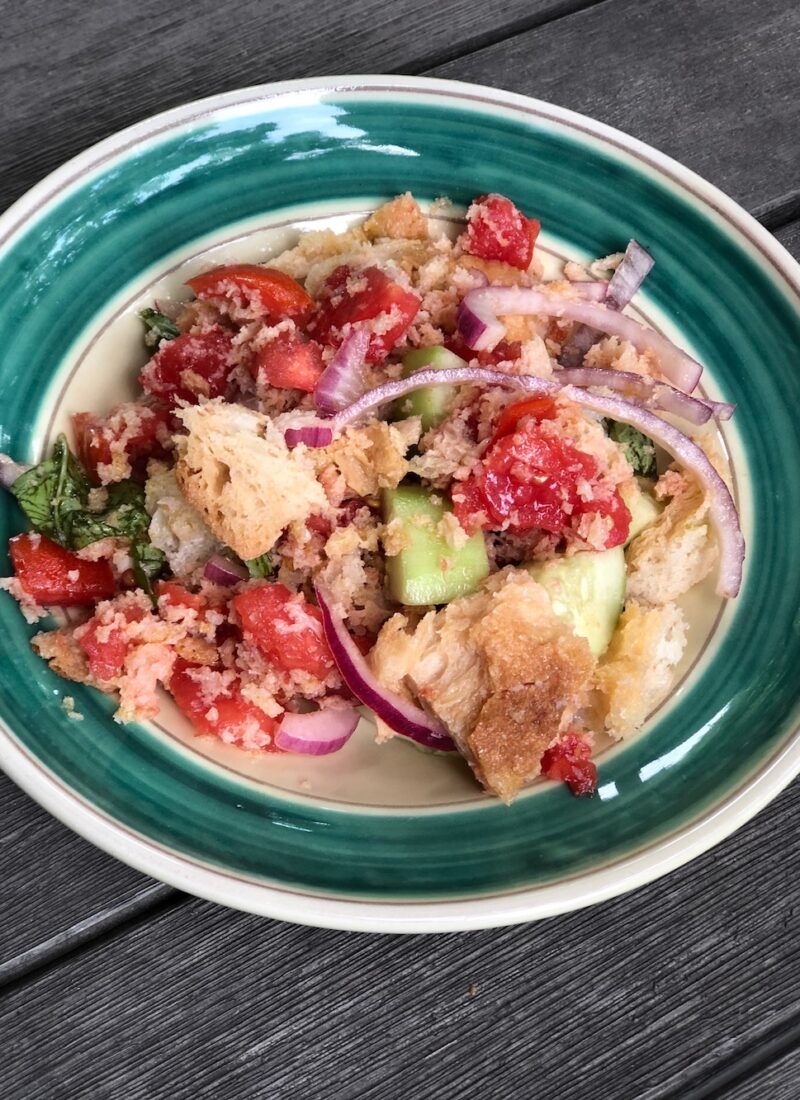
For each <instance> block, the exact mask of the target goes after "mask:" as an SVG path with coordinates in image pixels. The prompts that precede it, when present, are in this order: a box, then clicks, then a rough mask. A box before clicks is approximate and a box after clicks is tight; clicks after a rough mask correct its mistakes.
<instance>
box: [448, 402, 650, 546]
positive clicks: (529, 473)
mask: <svg viewBox="0 0 800 1100" xmlns="http://www.w3.org/2000/svg"><path fill="white" fill-rule="evenodd" d="M520 404H524V402H520ZM511 407H512V408H513V406H511ZM523 419H526V424H525V426H524V427H522V426H520V427H519V428H517V429H515V430H513V431H512V433H511V434H509V435H503V436H501V437H500V438H499V439H498V438H497V437H495V442H494V443H493V444H492V445H491V446H490V448H489V449H488V450H487V452H486V453H485V455H484V456H483V460H482V462H481V466H480V468H479V469H478V471H477V472H475V473H473V474H471V475H470V477H469V478H467V479H466V481H464V482H462V483H460V484H459V485H458V486H457V488H456V489H455V491H454V493H453V510H454V512H455V515H456V518H457V519H458V521H459V523H460V524H461V526H462V527H463V528H464V530H465V531H467V532H468V533H470V534H472V533H474V532H475V531H476V530H479V529H481V528H483V529H486V530H499V529H504V530H508V531H510V532H511V533H512V534H523V533H524V532H526V531H530V530H533V529H534V528H539V529H541V530H543V531H548V532H550V533H551V534H554V535H559V536H564V537H570V536H571V535H572V534H573V533H574V531H575V529H576V526H577V524H579V523H580V520H581V518H582V517H583V516H585V515H587V514H592V513H594V514H598V515H600V516H610V517H611V527H610V530H609V533H608V535H607V536H606V542H605V549H607V550H610V549H611V548H612V547H613V546H618V545H620V544H621V543H623V542H624V541H625V539H626V538H627V537H628V531H629V528H630V518H631V517H630V512H629V511H628V508H627V506H626V504H625V502H624V501H623V500H622V497H621V496H620V495H619V492H618V491H617V490H616V489H614V488H611V489H609V487H607V486H603V485H602V484H599V483H598V482H597V476H598V467H597V462H596V461H595V459H594V458H593V457H592V455H589V454H585V453H584V452H583V451H579V450H577V449H576V448H575V447H573V446H571V445H570V444H569V443H567V442H565V441H564V440H562V439H559V438H558V437H555V436H547V435H544V434H543V433H542V432H541V431H540V430H539V428H538V425H537V424H535V423H532V422H531V419H530V418H525V417H523ZM582 483H588V484H589V485H591V487H592V489H593V494H592V497H591V498H590V499H584V494H582V493H581V492H580V491H579V485H581V484H582ZM509 521H511V522H509Z"/></svg>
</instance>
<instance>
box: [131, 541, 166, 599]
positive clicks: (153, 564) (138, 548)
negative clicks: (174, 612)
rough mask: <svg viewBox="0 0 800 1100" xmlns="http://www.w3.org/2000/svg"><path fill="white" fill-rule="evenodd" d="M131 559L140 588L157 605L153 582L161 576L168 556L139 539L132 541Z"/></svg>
mask: <svg viewBox="0 0 800 1100" xmlns="http://www.w3.org/2000/svg"><path fill="white" fill-rule="evenodd" d="M131 557H132V558H133V575H134V577H135V578H136V583H137V585H138V586H139V588H141V589H143V590H144V591H145V592H146V593H147V595H148V596H149V597H150V599H151V600H152V601H153V603H154V604H155V603H156V602H157V598H156V595H155V592H154V591H153V581H155V580H157V579H158V577H159V576H160V575H161V572H162V570H163V568H164V562H165V561H166V557H167V556H166V554H165V553H164V551H163V550H159V549H158V547H157V546H153V545H152V543H149V542H143V541H141V540H139V539H132V540H131Z"/></svg>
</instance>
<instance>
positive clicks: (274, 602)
mask: <svg viewBox="0 0 800 1100" xmlns="http://www.w3.org/2000/svg"><path fill="white" fill-rule="evenodd" d="M231 604H232V606H233V607H234V608H235V610H236V613H237V615H238V616H239V618H240V620H241V623H242V629H243V630H244V632H245V636H248V635H249V637H250V639H251V640H252V641H253V643H254V644H255V645H256V646H257V648H258V649H259V650H260V652H261V653H262V654H263V655H264V656H265V657H266V658H267V660H268V661H269V662H270V663H271V664H273V665H274V666H275V668H278V669H282V670H283V671H285V672H291V671H292V670H294V669H297V670H299V671H302V672H307V673H308V674H309V675H310V676H315V677H316V678H317V679H319V680H324V679H325V677H326V676H327V675H328V673H330V672H332V671H333V669H334V668H335V662H334V660H333V655H332V653H331V651H330V649H329V648H328V643H327V642H326V641H325V636H324V634H323V632H322V615H321V613H320V610H319V608H317V607H314V605H313V604H310V603H308V602H307V601H306V600H305V599H303V597H302V596H296V595H294V594H293V593H292V592H290V591H289V589H288V588H287V587H286V586H285V585H283V584H265V585H261V586H259V587H258V588H249V589H247V591H245V592H240V593H239V595H238V596H234V597H233V600H232V601H231Z"/></svg>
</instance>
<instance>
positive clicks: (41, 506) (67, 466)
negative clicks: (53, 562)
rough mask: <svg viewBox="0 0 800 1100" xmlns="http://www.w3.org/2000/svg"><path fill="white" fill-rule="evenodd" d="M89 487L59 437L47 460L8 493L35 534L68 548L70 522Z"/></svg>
mask: <svg viewBox="0 0 800 1100" xmlns="http://www.w3.org/2000/svg"><path fill="white" fill-rule="evenodd" d="M89 488H90V485H89V480H88V478H87V477H86V474H84V472H83V470H82V469H81V467H80V465H79V464H78V460H77V459H76V458H75V456H74V455H73V453H72V451H70V449H69V447H68V445H67V440H66V438H65V437H64V436H63V435H60V436H59V437H58V439H57V440H56V442H55V444H54V445H53V451H52V454H51V455H50V458H48V459H45V461H44V462H40V463H39V465H38V466H34V467H33V469H31V470H28V471H27V472H26V473H24V474H23V475H22V477H19V478H17V480H16V481H15V482H14V484H13V485H12V486H11V492H12V493H13V494H14V496H15V497H16V498H17V501H18V502H19V505H20V507H21V508H22V510H23V512H24V513H25V515H26V516H27V517H28V520H29V521H30V524H31V526H32V527H33V529H34V530H35V531H38V532H39V533H40V534H42V535H47V536H48V537H49V538H52V539H55V541H56V542H59V543H60V544H61V545H62V546H69V545H70V542H71V537H70V536H71V529H72V523H73V521H74V518H75V516H76V514H77V513H79V512H83V511H85V509H86V502H87V500H88V497H89Z"/></svg>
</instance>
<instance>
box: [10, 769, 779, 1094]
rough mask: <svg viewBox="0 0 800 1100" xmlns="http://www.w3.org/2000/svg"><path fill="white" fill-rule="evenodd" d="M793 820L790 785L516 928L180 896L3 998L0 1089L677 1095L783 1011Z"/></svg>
mask: <svg viewBox="0 0 800 1100" xmlns="http://www.w3.org/2000/svg"><path fill="white" fill-rule="evenodd" d="M798 811H800V784H798V783H795V784H794V785H793V786H792V787H791V788H790V789H789V790H788V791H787V792H785V793H784V794H783V796H782V797H781V798H780V799H778V800H777V801H776V802H775V804H773V805H772V806H771V807H770V808H769V809H767V810H766V811H765V812H764V813H763V814H762V815H761V816H760V817H759V819H758V820H757V821H754V822H751V823H750V824H749V825H747V826H746V827H745V828H743V829H742V830H741V831H740V832H739V833H738V834H737V835H736V836H734V837H732V838H731V839H729V840H728V841H727V842H726V843H725V844H723V845H721V846H720V847H719V848H717V849H716V850H715V851H714V852H712V853H708V854H707V855H705V856H703V857H701V858H700V859H699V860H697V861H696V863H694V864H693V865H691V866H689V867H686V868H683V869H681V870H680V871H677V872H675V873H674V874H673V875H671V876H668V877H667V878H665V879H662V880H661V881H659V882H657V883H654V884H653V885H651V886H650V887H648V888H647V889H645V890H642V891H639V892H638V893H636V894H634V895H630V896H628V897H623V898H619V899H616V900H614V901H611V902H608V903H606V904H604V905H601V906H599V907H596V908H594V909H591V910H586V911H583V912H579V913H573V914H570V915H567V916H564V917H561V918H558V919H554V920H550V921H546V922H541V923H538V924H534V925H530V926H527V927H521V928H513V929H505V930H499V931H488V932H480V933H470V934H464V935H450V936H430V937H420V936H415V937H392V938H387V937H373V936H367V935H355V934H345V933H336V932H325V931H320V930H317V929H310V928H300V927H296V926H290V925H285V924H277V923H275V922H272V921H265V920H261V919H258V918H256V917H251V916H247V915H243V914H236V913H232V912H229V911H226V910H224V909H221V908H219V907H217V906H213V905H210V904H208V903H205V902H197V901H192V902H189V903H188V904H185V905H183V906H181V907H180V908H177V909H174V910H172V911H170V912H168V913H164V914H162V915H159V916H158V917H156V918H155V919H153V920H151V921H149V922H148V923H146V924H144V925H139V926H136V927H132V928H129V929H125V930H123V931H122V933H121V934H119V935H117V936H116V937H114V938H113V939H111V940H104V941H103V942H102V943H101V944H99V945H96V946H91V945H90V946H88V947H87V948H85V949H84V950H83V951H82V952H81V953H80V954H79V955H77V956H74V957H72V958H69V959H66V960H63V961H62V962H61V964H60V965H58V966H55V967H53V968H51V969H50V970H49V971H47V972H45V973H43V974H41V975H39V976H36V975H34V976H32V977H31V978H30V979H29V980H28V982H27V983H26V984H25V985H24V986H23V987H21V988H17V989H12V990H10V991H9V992H8V993H7V994H6V996H5V998H4V1001H3V1003H2V1005H0V1013H1V1015H0V1022H1V1024H2V1028H3V1032H4V1034H5V1036H6V1045H5V1053H4V1058H3V1059H2V1060H0V1094H2V1095H12V1096H25V1098H26V1100H40V1098H41V1100H45V1098H47V1100H50V1098H51V1097H53V1096H62V1095H63V1096H66V1095H70V1096H74V1095H92V1094H93V1093H92V1088H93V1082H96V1081H97V1080H98V1074H102V1079H103V1088H104V1092H103V1093H102V1094H103V1095H110V1096H123V1095H124V1096H125V1097H127V1098H131V1100H135V1098H140V1097H141V1098H148V1100H150V1098H152V1097H160V1096H165V1095H167V1093H169V1094H170V1095H171V1096H175V1097H189V1096H194V1095H198V1094H200V1095H208V1096H236V1097H237V1098H248V1097H257V1096H258V1097H263V1096H270V1097H294V1096H304V1097H305V1096H318V1095H322V1094H323V1093H324V1095H325V1096H326V1098H329V1100H343V1098H351V1097H352V1098H355V1097H359V1098H363V1100H373V1098H375V1100H377V1098H381V1100H383V1098H385V1097H400V1096H414V1097H415V1100H427V1098H431V1100H433V1098H437V1100H438V1098H441V1097H442V1096H458V1095H463V1094H465V1093H466V1092H467V1091H469V1090H471V1089H473V1088H475V1087H476V1082H478V1081H480V1082H482V1083H483V1086H484V1087H486V1088H488V1087H489V1086H491V1088H490V1094H491V1095H502V1096H527V1095H532V1093H531V1092H530V1091H529V1090H530V1088H531V1087H532V1082H535V1086H536V1091H535V1095H536V1096H537V1100H585V1097H586V1096H603V1097H604V1100H631V1098H632V1097H637V1100H665V1098H666V1097H668V1096H670V1097H673V1096H683V1095H686V1094H687V1092H688V1090H689V1086H690V1084H691V1080H692V1078H693V1077H694V1076H695V1074H696V1073H697V1071H698V1070H703V1073H704V1075H706V1076H707V1074H708V1073H709V1072H710V1071H713V1070H715V1069H718V1068H719V1066H721V1065H723V1064H724V1062H725V1061H726V1060H727V1059H730V1058H731V1057H732V1056H733V1055H735V1054H736V1053H737V1050H738V1048H739V1047H740V1046H741V1044H749V1043H750V1042H751V1041H752V1040H754V1039H757V1038H758V1036H759V1034H760V1033H762V1032H763V1031H765V1030H767V1029H768V1028H769V1026H770V1024H771V1022H772V1021H773V1020H774V1019H775V1018H776V1017H778V1016H779V1015H780V1014H781V1013H785V1012H786V1011H788V1010H789V1009H790V1008H791V1006H792V1005H793V1003H794V999H795V996H796V989H795V976H796V975H797V973H798V967H800V936H799V935H798V933H800V923H799V922H800V911H799V910H798V906H797V898H796V890H795V880H796V876H795V874H794V867H796V865H797V860H798V858H800V836H799V835H798V832H797V829H796V828H795V818H796V814H797V813H798ZM775 852H780V853H781V858H780V859H779V860H777V859H774V858H767V856H768V855H769V854H770V853H772V854H773V855H774V853H775ZM95 1087H96V1086H95ZM59 1090H61V1091H59Z"/></svg>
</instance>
